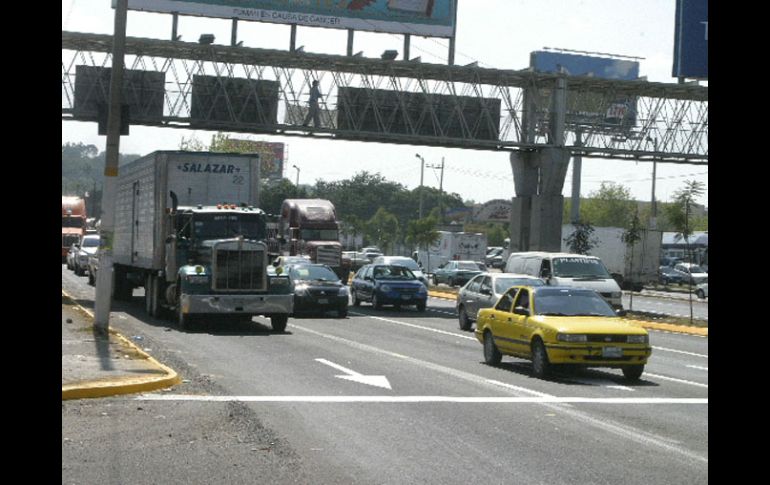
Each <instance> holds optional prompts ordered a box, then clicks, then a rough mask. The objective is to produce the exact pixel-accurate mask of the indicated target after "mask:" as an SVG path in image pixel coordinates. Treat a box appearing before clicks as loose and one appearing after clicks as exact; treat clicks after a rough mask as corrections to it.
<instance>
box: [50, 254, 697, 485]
mask: <svg viewBox="0 0 770 485" xmlns="http://www.w3.org/2000/svg"><path fill="white" fill-rule="evenodd" d="M62 287H63V289H65V290H66V291H67V292H68V293H70V294H72V295H73V296H74V297H75V299H76V300H78V301H79V302H80V303H81V304H83V305H84V306H92V305H93V288H92V287H90V286H87V284H86V278H85V277H77V276H75V275H74V274H73V273H72V272H71V271H67V270H66V269H65V267H64V266H62ZM141 295H142V292H141V290H136V291H135V292H134V298H133V300H134V301H132V302H131V303H128V304H126V303H121V304H116V305H114V307H113V315H112V320H111V322H112V323H111V326H112V328H115V329H117V330H118V331H120V332H121V333H123V334H124V335H126V336H129V337H130V338H135V339H137V340H139V341H141V342H142V345H144V346H145V347H147V348H149V349H150V351H149V352H150V353H151V354H152V355H154V356H156V357H158V358H159V359H160V360H161V361H163V362H164V363H167V364H168V365H171V366H172V367H174V368H175V369H176V370H177V371H179V372H180V374H181V375H182V378H183V379H184V380H185V383H183V384H181V385H179V386H176V387H175V388H173V389H170V390H168V391H166V392H156V393H150V394H147V395H141V396H123V397H116V398H110V399H106V400H98V401H99V402H95V400H89V401H91V402H89V403H88V404H87V405H88V406H91V407H94V409H93V414H97V413H98V412H100V411H102V412H104V413H109V414H110V415H111V416H115V417H113V418H112V423H110V424H103V425H97V427H95V428H93V429H88V428H87V427H86V424H85V423H86V421H85V420H84V419H80V418H79V417H80V416H82V415H83V414H87V413H86V412H85V411H84V410H82V409H74V408H73V406H77V404H68V406H69V407H65V406H63V428H65V427H66V429H67V430H68V435H69V434H73V435H76V436H78V437H79V438H78V439H80V440H81V441H82V442H86V443H88V442H90V441H89V440H94V442H96V436H99V437H100V438H101V439H105V443H113V442H114V441H115V442H120V443H123V444H121V445H115V444H113V445H110V446H106V445H105V447H103V448H104V449H93V448H95V447H94V446H90V447H86V446H84V447H83V448H82V449H79V450H78V452H79V453H80V454H84V457H82V456H81V455H80V454H79V455H77V458H76V455H75V454H74V453H73V454H66V453H64V452H63V458H62V460H63V468H64V467H68V466H75V465H74V463H71V462H73V461H75V460H80V462H79V463H80V464H79V465H77V466H76V467H75V469H76V470H77V473H78V477H79V478H81V479H82V482H83V483H91V482H90V481H89V480H91V479H93V480H96V479H100V478H104V476H108V478H109V477H110V474H112V475H111V476H112V478H113V479H114V478H115V476H116V475H117V478H118V479H119V480H118V481H119V482H122V483H127V482H129V481H135V482H137V483H142V482H143V477H146V476H152V474H153V473H155V471H156V470H157V473H164V474H165V475H163V476H168V477H173V479H169V480H168V483H185V482H186V483H211V482H213V481H214V480H219V481H221V482H223V483H227V482H229V483H249V482H248V478H247V477H252V479H253V480H254V481H252V482H250V483H345V484H373V483H377V484H411V483H420V484H467V483H495V484H498V483H502V484H521V483H527V484H549V485H559V484H577V483H580V484H584V483H592V484H614V483H624V484H644V485H651V484H670V483H708V338H705V337H696V336H689V335H681V334H673V333H664V332H657V331H651V332H650V334H651V343H652V346H653V354H652V357H651V358H650V362H649V364H648V366H647V367H646V369H645V373H644V375H643V376H642V379H641V381H640V382H638V383H635V384H629V383H627V382H626V381H625V380H624V379H623V376H622V373H621V372H620V371H619V370H587V371H560V372H559V373H558V374H556V375H554V376H553V377H552V378H549V379H548V380H541V379H536V378H534V377H533V376H532V372H531V365H530V363H529V362H528V361H524V360H519V359H514V358H510V357H504V358H503V362H502V364H501V365H499V366H497V367H492V366H488V365H485V364H484V363H483V356H482V347H481V344H480V343H479V342H478V341H476V339H475V337H474V336H473V334H472V333H469V332H463V331H461V330H459V328H458V324H457V319H456V317H455V314H454V308H453V303H452V302H449V301H446V300H441V299H437V298H430V299H429V301H428V310H427V311H426V312H424V313H419V312H417V311H416V310H414V309H404V310H402V311H394V310H392V309H388V308H387V307H386V308H385V309H383V310H379V311H377V310H374V309H373V308H372V307H371V306H370V305H367V304H363V305H362V306H360V307H351V309H350V310H351V311H350V315H349V317H348V318H345V319H338V318H317V317H314V318H292V319H290V320H289V326H288V328H287V332H286V333H281V334H278V333H273V332H271V331H270V327H269V322H268V321H267V320H265V319H261V318H255V319H254V321H253V322H252V323H251V324H229V325H223V324H216V323H214V322H209V323H204V324H203V325H201V326H200V328H197V329H194V330H192V331H188V332H183V331H180V330H179V329H177V328H176V327H175V326H174V325H173V324H171V323H170V322H167V321H164V320H158V319H153V318H150V317H147V316H146V315H145V314H144V312H143V309H144V307H143V304H142V298H141ZM635 303H636V298H635ZM203 381H205V382H206V383H207V384H206V385H201V384H200V383H201V382H203ZM85 405H86V404H81V406H85ZM236 405H237V406H239V407H238V409H240V410H241V411H239V412H242V413H243V416H246V417H247V418H244V419H243V421H242V422H248V423H250V424H249V425H248V426H245V427H244V428H242V429H241V428H237V430H238V431H232V432H231V431H229V430H230V429H231V428H230V427H229V425H228V423H230V422H231V421H232V419H235V418H233V414H234V413H233V409H234V407H233V406H236ZM136 408H139V409H141V410H142V411H141V413H145V414H147V413H152V414H153V416H163V417H164V420H166V421H168V423H166V426H167V427H169V426H171V427H173V426H176V428H174V429H173V431H172V430H171V429H170V428H169V430H168V431H169V432H168V438H166V435H165V434H163V435H162V437H161V436H160V435H158V434H155V435H153V434H152V433H149V432H147V431H142V430H144V429H145V428H141V429H142V430H140V429H139V427H137V426H132V423H133V421H132V420H140V419H146V420H148V421H150V419H149V418H147V417H145V418H142V417H140V416H139V414H141V413H140V412H138V411H136ZM65 409H66V411H65ZM228 413H229V414H228ZM228 416H229V418H228ZM65 418H66V419H65ZM198 419H201V420H207V421H205V423H209V422H210V421H208V420H215V419H220V420H221V421H222V423H220V425H219V426H210V427H209V426H207V425H204V424H202V423H203V421H202V422H201V423H198V421H197V420H198ZM228 419H229V420H230V421H228ZM103 422H104V423H107V422H106V421H103ZM239 422H241V421H239ZM90 423H93V421H91V422H90ZM156 423H159V421H157V420H156ZM91 425H92V424H91ZM99 426H102V427H99ZM107 426H114V427H116V428H118V429H119V430H120V431H115V433H118V432H119V433H120V436H119V437H118V436H112V437H110V431H109V428H106V427H107ZM196 428H200V429H206V430H209V431H207V433H208V436H209V437H210V438H209V441H208V442H207V441H206V440H204V439H202V438H201V439H198V438H195V439H191V441H189V443H187V444H185V443H186V442H181V441H180V442H178V443H176V444H175V446H162V447H161V446H156V445H153V443H146V444H136V443H137V442H138V441H140V440H142V439H147V440H162V441H164V442H165V441H166V440H172V439H173V438H172V435H173V436H178V435H179V434H181V435H182V436H185V438H184V439H185V440H187V439H188V438H187V437H188V436H189V435H190V434H191V433H192V431H191V430H194V429H196ZM251 429H258V430H262V431H260V433H266V435H269V436H271V437H272V438H271V439H272V440H273V441H270V446H271V447H274V448H271V447H268V448H261V447H255V446H253V445H247V446H250V447H249V448H248V450H252V453H253V454H254V455H252V456H256V454H259V453H269V452H270V450H274V451H273V452H272V453H273V455H272V458H274V460H275V461H273V462H270V465H269V466H268V465H267V464H264V463H263V461H260V460H258V459H256V458H255V459H253V460H248V459H244V460H242V461H239V462H238V463H235V464H232V463H230V461H233V460H236V457H240V456H241V453H246V454H247V455H248V450H247V451H246V452H244V451H243V450H242V449H241V447H240V446H241V445H240V444H242V443H251V442H254V440H257V439H258V436H257V437H254V436H245V435H244V433H245V434H248V433H247V430H251ZM182 430H185V431H182ZM185 432H186V434H185ZM164 433H165V431H164ZM229 433H232V436H230V435H229ZM254 433H255V434H258V435H259V436H262V434H259V433H257V432H256V431H255V432H254ZM193 434H194V433H193ZM203 434H204V436H205V435H206V434H205V433H203ZM63 435H64V431H63ZM105 435H106V437H105ZM196 436H197V435H196ZM228 437H230V438H231V439H228ZM110 438H111V439H110ZM132 440H133V441H132ZM249 440H252V441H251V442H250V441H249ZM128 443H133V444H130V445H129V444H128ZM198 447H202V448H201V449H199V448H198ZM96 448H98V447H96ZM148 449H153V450H155V452H154V453H148V452H147V450H148ZM190 449H191V450H193V451H194V452H193V451H189V450H190ZM265 449H267V450H268V451H267V452H265V451H264V450H265ZM118 453H120V455H118ZM231 456H232V458H229V457H231ZM139 457H141V460H140V459H139ZM190 457H194V458H195V460H196V466H190V462H191V461H192V460H191V458H190ZM132 459H134V460H136V462H137V463H142V465H141V466H140V467H137V468H138V469H133V468H131V467H120V466H119V465H115V466H114V467H113V468H110V469H109V470H108V471H109V473H108V472H107V471H105V469H104V468H102V467H101V466H100V465H99V463H104V462H108V463H118V464H119V463H120V462H125V463H129V462H130V461H131V460H132ZM281 460H284V461H285V466H281V463H283V462H282V461H281ZM201 462H203V464H201ZM260 463H263V466H264V468H260V466H261V465H260ZM185 464H187V466H185ZM169 470H173V472H170V471H169ZM265 473H268V475H265ZM143 474H144V475H143ZM260 474H261V475H260ZM227 477H230V479H228V478H227ZM239 477H243V478H239ZM256 477H259V479H257V478H256ZM108 481H109V480H108ZM63 483H64V476H63ZM116 483H117V482H116Z"/></svg>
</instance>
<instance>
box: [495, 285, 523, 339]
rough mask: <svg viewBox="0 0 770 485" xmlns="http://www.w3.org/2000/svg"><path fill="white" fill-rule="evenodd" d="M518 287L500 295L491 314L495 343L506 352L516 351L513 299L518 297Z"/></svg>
mask: <svg viewBox="0 0 770 485" xmlns="http://www.w3.org/2000/svg"><path fill="white" fill-rule="evenodd" d="M517 291H519V289H518V288H516V287H513V288H510V289H509V290H508V291H506V292H505V293H504V294H503V296H501V297H500V301H498V302H497V305H495V307H494V309H493V311H492V312H491V314H490V315H489V328H490V330H492V336H493V337H494V339H495V345H497V348H498V349H499V350H500V351H501V352H503V353H504V354H510V353H512V352H514V350H513V349H514V348H515V347H514V342H513V340H512V339H513V331H512V330H513V316H514V315H513V313H512V312H513V301H514V300H515V298H516V292H517Z"/></svg>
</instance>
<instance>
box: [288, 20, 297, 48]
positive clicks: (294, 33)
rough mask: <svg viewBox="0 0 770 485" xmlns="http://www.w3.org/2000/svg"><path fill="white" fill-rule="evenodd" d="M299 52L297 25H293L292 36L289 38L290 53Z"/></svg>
mask: <svg viewBox="0 0 770 485" xmlns="http://www.w3.org/2000/svg"><path fill="white" fill-rule="evenodd" d="M295 50H297V24H291V36H290V37H289V52H294V51H295Z"/></svg>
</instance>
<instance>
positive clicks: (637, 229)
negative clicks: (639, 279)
mask: <svg viewBox="0 0 770 485" xmlns="http://www.w3.org/2000/svg"><path fill="white" fill-rule="evenodd" d="M641 233H642V225H641V223H640V222H639V213H638V212H635V213H634V216H633V217H632V218H631V222H630V223H629V224H628V229H626V230H625V231H623V234H622V235H621V236H620V240H621V241H622V242H623V243H624V244H625V245H626V247H627V248H628V249H629V250H630V252H631V264H630V267H629V275H630V276H631V278H632V281H631V282H630V284H631V289H632V290H634V289H635V288H634V287H633V286H634V281H633V275H634V245H635V244H636V242H637V241H639V240H640V239H642V234H641ZM633 308H634V292H633V291H632V292H631V302H630V304H629V306H628V309H629V310H633Z"/></svg>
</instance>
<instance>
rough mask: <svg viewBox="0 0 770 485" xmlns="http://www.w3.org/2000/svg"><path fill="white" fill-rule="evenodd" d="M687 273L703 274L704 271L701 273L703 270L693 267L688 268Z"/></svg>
mask: <svg viewBox="0 0 770 485" xmlns="http://www.w3.org/2000/svg"><path fill="white" fill-rule="evenodd" d="M685 269H687V268H685ZM689 271H690V273H705V271H703V268H701V267H700V266H695V265H693V266H690V269H689Z"/></svg>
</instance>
